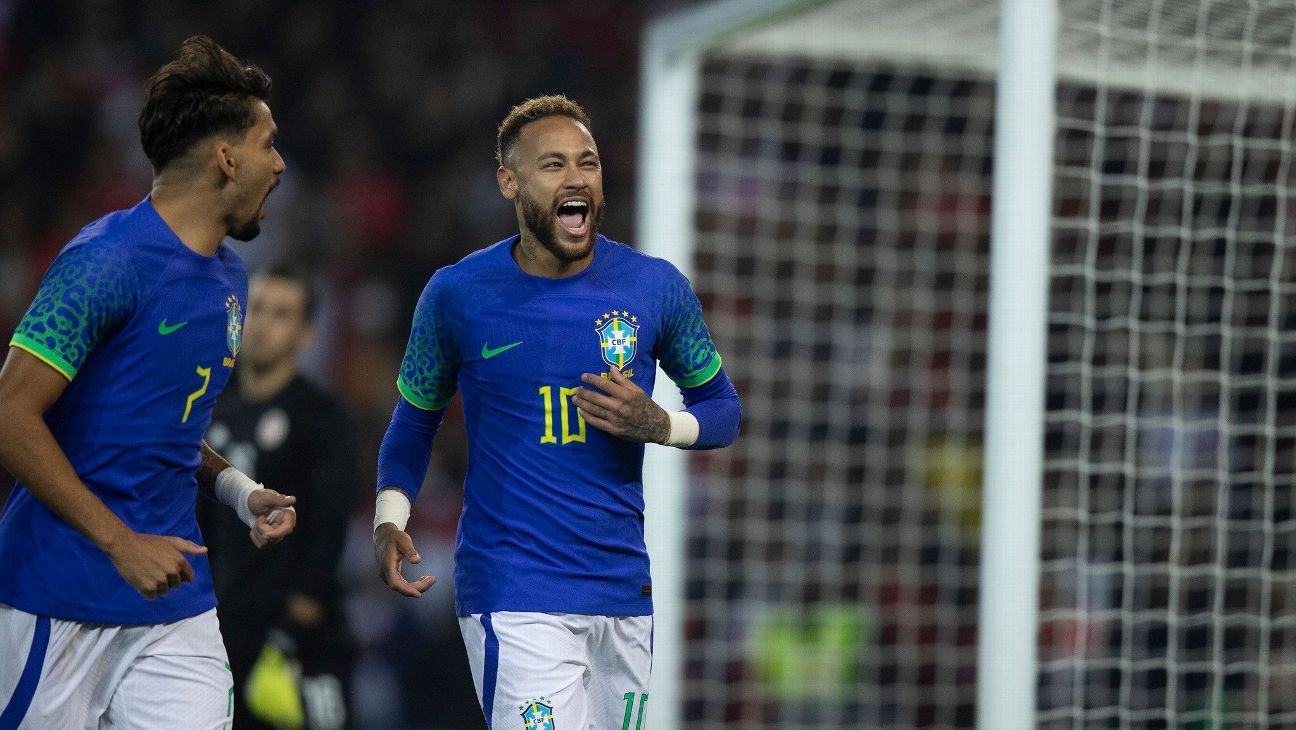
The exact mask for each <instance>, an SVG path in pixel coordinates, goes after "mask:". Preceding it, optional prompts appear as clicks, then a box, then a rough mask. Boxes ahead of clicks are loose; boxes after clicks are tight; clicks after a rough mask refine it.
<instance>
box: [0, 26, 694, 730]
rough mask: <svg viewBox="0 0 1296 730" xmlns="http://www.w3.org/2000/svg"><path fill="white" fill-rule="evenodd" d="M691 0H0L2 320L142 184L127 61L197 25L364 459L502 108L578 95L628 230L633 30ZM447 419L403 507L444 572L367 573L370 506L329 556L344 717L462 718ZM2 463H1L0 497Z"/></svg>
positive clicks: (610, 212)
mask: <svg viewBox="0 0 1296 730" xmlns="http://www.w3.org/2000/svg"><path fill="white" fill-rule="evenodd" d="M690 4H693V3H691V2H688V1H687V0H653V1H651V2H636V3H624V2H618V1H616V0H561V1H559V2H545V3H515V2H507V1H505V0H498V1H495V0H492V1H487V2H468V3H441V2H431V1H428V2H418V1H409V0H403V1H395V2H381V3H354V2H338V1H336V0H335V1H332V2H329V1H321V0H299V1H283V2H257V1H255V0H215V1H213V2H204V3H176V2H168V1H166V0H139V1H133V0H125V1H122V2H116V1H114V2H97V1H94V0H17V1H10V0H0V331H3V332H4V333H5V338H6V341H7V338H8V335H9V334H10V333H12V331H13V328H14V326H15V325H16V323H17V322H18V319H19V318H20V317H21V316H22V314H23V312H24V311H25V309H26V306H27V304H28V303H29V302H30V299H31V296H32V295H33V294H34V292H35V290H36V287H37V285H38V284H39V282H40V277H41V275H42V273H43V272H44V270H45V268H46V267H47V266H48V264H49V262H50V261H51V260H52V259H53V257H54V256H55V254H57V252H58V250H59V249H60V248H61V247H62V245H63V244H64V243H65V242H66V241H67V240H69V239H70V238H71V237H72V236H73V235H75V233H76V231H77V230H79V229H80V227H81V226H83V225H85V224H86V223H88V222H90V221H91V220H93V219H94V218H96V217H98V216H99V215H101V214H103V213H105V212H107V211H110V210H114V209H118V208H123V207H129V206H131V205H133V204H134V203H136V202H138V201H139V200H140V199H141V198H142V197H143V196H144V195H145V194H147V192H148V189H149V185H150V180H151V171H150V169H149V166H148V162H147V160H146V159H145V158H144V156H143V153H142V152H141V151H140V149H139V141H138V131H137V128H136V125H135V117H136V113H137V112H138V109H139V99H140V90H141V87H142V85H143V81H144V79H145V78H146V77H147V76H148V74H149V73H151V72H152V71H153V70H154V69H156V68H157V67H158V66H159V65H160V64H162V63H163V62H165V61H166V60H167V59H168V58H170V57H171V56H172V55H174V52H175V50H176V48H177V47H178V46H179V44H180V42H181V40H183V39H184V38H186V37H187V36H189V35H192V34H195V33H205V34H208V35H211V36H212V37H213V38H215V39H216V40H217V41H218V42H220V43H221V44H223V45H224V46H225V47H226V48H228V49H229V50H230V51H231V52H232V53H234V54H236V55H238V56H239V57H241V58H243V59H245V60H248V61H251V62H254V63H257V64H258V65H260V66H262V67H263V68H264V69H266V71H267V72H268V73H269V74H270V75H271V77H272V78H273V80H274V91H273V94H272V97H271V100H270V103H271V108H272V110H273V112H274V114H275V118H276V121H277V122H278V124H279V127H280V135H279V140H280V144H279V149H280V151H281V152H282V154H283V156H284V158H285V160H286V162H287V166H288V168H287V172H286V174H285V175H284V177H283V185H282V186H281V187H280V188H279V189H278V190H277V191H276V192H275V194H274V195H272V196H271V198H270V202H269V210H270V215H269V217H268V219H267V222H266V225H265V226H264V228H263V233H262V235H261V236H260V237H259V238H258V239H257V240H256V241H254V242H251V243H249V244H241V245H239V246H238V248H239V251H240V253H242V254H243V256H244V257H245V258H246V260H247V261H248V264H249V267H250V268H251V269H254V270H255V269H256V268H259V267H262V266H265V265H267V264H269V263H271V262H273V261H275V260H277V259H281V258H288V259H293V260H295V261H298V262H301V263H304V264H306V265H308V266H309V267H310V269H311V270H313V271H314V273H315V274H316V275H317V277H318V280H319V283H320V284H321V286H322V289H323V294H324V300H323V307H322V319H321V320H320V322H319V325H320V326H319V327H318V329H317V342H316V345H315V346H314V348H313V349H312V351H311V352H310V354H309V358H308V363H307V369H308V371H309V372H310V373H311V374H313V375H315V376H316V377H317V378H318V379H319V380H320V381H322V382H323V383H325V384H326V385H328V386H330V387H331V388H332V389H333V390H334V391H335V392H337V393H338V394H339V395H340V396H341V397H342V398H344V399H345V401H346V402H347V403H348V405H349V406H350V408H351V409H352V411H353V413H354V415H355V417H356V423H357V430H356V433H355V434H354V435H353V438H352V440H351V443H350V444H348V446H349V447H352V446H353V447H354V448H356V449H358V450H359V451H360V454H361V460H362V464H363V468H364V470H365V473H367V474H372V473H373V463H374V459H375V457H376V453H377V448H378V443H379V440H380V438H381V435H382V429H383V428H384V426H385V424H386V419H387V418H388V417H389V416H390V413H391V407H392V405H393V404H394V402H395V400H394V399H395V394H396V391H395V388H394V378H395V373H396V369H397V366H398V364H399V359H400V356H401V353H402V351H403V347H404V342H405V337H406V334H407V333H408V328H409V318H410V316H411V314H412V312H413V309H414V303H415V301H416V300H417V297H418V294H419V292H420V291H421V289H422V287H423V285H424V283H425V282H426V280H427V277H428V276H429V275H430V274H431V272H432V271H434V270H435V269H436V268H437V267H440V266H443V265H445V264H448V263H452V262H454V261H456V260H458V259H459V258H461V257H462V256H463V255H464V254H466V253H468V252H470V251H473V250H475V249H477V248H480V247H482V246H484V245H486V244H488V243H491V242H494V241H496V240H499V239H501V238H504V237H506V236H508V235H511V234H512V233H514V232H516V224H515V222H514V218H513V212H512V207H511V205H509V204H507V202H506V201H504V200H503V199H502V198H500V196H499V193H498V191H497V189H496V185H495V175H494V169H495V163H494V159H493V154H494V142H495V128H496V126H497V125H498V123H499V120H500V119H502V118H503V116H504V114H505V113H506V112H507V111H508V109H509V107H510V106H511V105H512V104H514V103H517V102H518V101H520V100H522V99H524V98H526V97H529V96H534V95H537V94H542V93H564V94H567V95H568V96H570V97H572V98H573V99H576V100H577V101H579V102H580V103H581V104H583V105H584V106H585V107H586V109H587V110H588V111H589V112H590V114H591V116H592V118H593V119H594V120H595V121H594V133H595V135H596V138H597V139H598V142H599V146H600V152H601V153H602V156H603V159H604V165H605V171H604V185H605V189H606V193H607V198H608V208H607V218H606V221H605V225H604V231H605V232H607V233H608V235H609V236H611V237H613V238H617V239H620V240H626V241H630V240H631V239H632V237H633V232H632V222H633V221H634V210H633V204H634V189H633V188H634V165H635V129H636V105H637V103H638V98H637V93H638V64H639V52H640V33H641V29H642V26H643V24H644V22H645V20H646V19H648V18H650V17H652V16H654V15H656V14H658V13H662V12H667V11H669V10H672V9H675V8H679V7H683V6H686V5H690ZM463 440H464V435H463V431H462V427H461V422H460V420H459V419H457V418H455V417H454V416H451V417H450V418H448V419H447V422H446V425H445V426H444V427H443V428H442V431H441V435H440V436H439V437H438V439H437V446H436V450H435V454H434V457H433V466H432V469H431V472H430V475H429V480H428V485H427V487H426V488H425V490H424V493H423V495H422V496H421V497H420V499H419V504H418V508H417V509H416V511H415V515H414V518H413V520H412V522H411V529H412V530H413V531H415V532H416V539H417V541H418V544H419V546H420V549H421V552H422V554H423V555H424V556H425V559H427V560H429V564H426V567H427V569H428V571H429V572H431V573H433V574H436V575H438V576H441V579H442V581H443V582H442V583H441V584H439V585H438V586H437V587H436V588H434V589H433V590H432V591H431V592H430V593H429V594H428V595H427V596H426V597H425V598H424V599H423V600H421V601H417V602H416V601H402V600H399V599H398V597H397V596H395V595H394V594H392V593H390V592H389V591H387V590H386V589H385V588H384V587H383V586H382V585H381V584H380V583H379V582H378V580H377V579H376V578H375V577H374V572H373V569H372V557H371V550H370V548H369V545H368V538H367V534H368V532H369V522H368V521H369V520H370V519H372V517H371V515H369V514H364V513H358V514H357V515H356V516H355V521H354V529H353V534H352V535H351V540H350V543H349V546H348V550H347V553H346V558H345V564H344V566H343V572H344V583H345V584H346V585H348V586H349V587H350V588H351V591H352V595H351V613H352V623H353V624H354V625H355V630H356V633H357V635H358V637H359V639H360V643H361V646H362V651H363V657H362V661H361V665H360V670H359V672H358V673H357V676H356V692H355V695H356V711H357V713H356V714H357V717H356V719H357V723H358V726H359V727H365V728H384V727H390V728H397V727H399V728H471V727H477V726H480V724H481V719H480V718H481V716H480V711H479V710H478V709H477V708H476V705H475V704H474V699H473V697H472V694H471V684H470V681H469V680H468V677H467V666H466V664H464V659H463V649H462V646H461V644H460V639H459V636H458V628H457V626H456V625H455V623H454V617H453V603H452V592H451V587H450V582H449V580H448V579H449V554H450V550H451V541H452V539H453V531H454V524H455V519H456V518H457V515H458V509H459V504H460V501H461V499H462V495H461V484H462V479H463V474H464V468H465V465H464V449H463ZM11 484H12V480H11V479H10V478H9V477H8V476H7V475H5V474H3V473H2V472H0V497H3V496H4V495H6V494H7V492H8V489H9V487H10V486H11ZM272 486H274V487H277V488H279V489H282V490H284V491H288V492H292V491H293V490H294V488H293V485H288V484H284V485H272ZM370 488H371V485H370V484H369V483H367V482H366V483H363V484H357V485H356V489H357V490H369V489H370Z"/></svg>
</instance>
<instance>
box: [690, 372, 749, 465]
mask: <svg viewBox="0 0 1296 730" xmlns="http://www.w3.org/2000/svg"><path fill="white" fill-rule="evenodd" d="M680 393H681V394H682V395H683V396H684V406H685V408H684V410H686V411H688V412H689V413H692V414H693V417H694V418H696V419H697V421H698V438H697V441H695V442H694V443H693V445H692V446H690V447H689V448H690V449H720V448H724V447H725V446H728V445H729V444H731V443H733V441H734V439H736V438H738V424H739V423H740V422H741V421H742V401H741V400H740V399H739V398H738V391H737V390H736V389H735V388H734V386H733V381H732V380H730V379H729V374H728V373H726V372H725V371H724V368H720V369H719V370H718V371H717V372H716V374H715V376H714V377H712V378H711V379H710V380H708V381H707V382H705V383H703V384H702V385H699V386H697V387H695V388H681V389H680Z"/></svg>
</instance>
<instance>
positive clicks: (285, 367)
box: [236, 358, 297, 403]
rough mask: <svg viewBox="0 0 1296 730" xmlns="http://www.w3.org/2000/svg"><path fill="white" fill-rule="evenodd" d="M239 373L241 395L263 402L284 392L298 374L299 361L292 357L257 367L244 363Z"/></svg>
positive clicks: (247, 398)
mask: <svg viewBox="0 0 1296 730" xmlns="http://www.w3.org/2000/svg"><path fill="white" fill-rule="evenodd" d="M236 372H237V374H238V388H239V395H241V396H243V399H244V400H249V401H252V402H253V403H261V402H264V401H268V400H270V399H271V398H273V397H275V396H276V395H279V393H281V392H283V389H284V388H287V387H288V384H289V383H291V382H292V379H293V378H294V377H296V375H297V363H296V362H295V361H294V360H292V359H291V358H290V359H286V360H283V361H281V362H277V363H274V364H272V365H269V366H266V367H263V368H257V367H254V366H253V365H250V364H248V363H243V364H242V365H241V366H239V369H238V370H237V371H236Z"/></svg>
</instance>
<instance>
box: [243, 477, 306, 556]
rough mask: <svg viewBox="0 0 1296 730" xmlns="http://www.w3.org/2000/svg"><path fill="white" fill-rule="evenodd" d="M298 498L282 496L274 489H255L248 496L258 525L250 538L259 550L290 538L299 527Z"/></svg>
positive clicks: (253, 528)
mask: <svg viewBox="0 0 1296 730" xmlns="http://www.w3.org/2000/svg"><path fill="white" fill-rule="evenodd" d="M294 504H297V498H296V497H290V496H288V495H286V494H280V493H278V492H276V491H275V490H273V489H254V490H252V493H251V494H249V495H248V509H250V510H252V514H254V515H256V524H255V525H253V526H252V531H251V532H250V533H248V534H249V536H250V537H251V538H252V544H253V545H256V546H257V547H259V548H263V547H265V546H266V545H273V544H275V543H277V542H279V541H280V540H282V539H284V538H285V537H288V535H289V534H290V533H291V532H292V531H293V528H295V527H297V510H295V509H293V508H292V506H293V505H294Z"/></svg>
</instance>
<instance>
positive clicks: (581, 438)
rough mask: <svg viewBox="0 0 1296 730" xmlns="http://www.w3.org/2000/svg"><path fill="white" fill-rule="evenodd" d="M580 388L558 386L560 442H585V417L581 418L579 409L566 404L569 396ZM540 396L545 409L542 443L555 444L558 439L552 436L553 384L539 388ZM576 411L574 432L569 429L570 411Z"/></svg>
mask: <svg viewBox="0 0 1296 730" xmlns="http://www.w3.org/2000/svg"><path fill="white" fill-rule="evenodd" d="M579 390H580V388H559V389H558V400H559V402H560V410H559V413H558V415H559V418H560V419H561V420H562V442H563V443H564V444H570V443H572V442H576V443H582V444H583V443H585V419H584V418H581V414H580V411H579V410H577V409H575V408H571V407H569V406H568V405H567V403H568V401H569V400H570V399H571V396H573V395H576V393H577V391H579ZM540 397H541V398H542V399H544V409H545V419H544V420H545V432H544V435H543V436H541V437H540V443H542V444H556V443H558V439H557V438H556V437H555V436H554V425H553V420H554V413H553V386H552V385H546V386H543V387H542V388H540ZM573 411H575V413H576V424H577V426H576V433H572V430H571V412H573Z"/></svg>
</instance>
